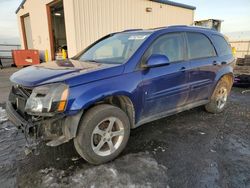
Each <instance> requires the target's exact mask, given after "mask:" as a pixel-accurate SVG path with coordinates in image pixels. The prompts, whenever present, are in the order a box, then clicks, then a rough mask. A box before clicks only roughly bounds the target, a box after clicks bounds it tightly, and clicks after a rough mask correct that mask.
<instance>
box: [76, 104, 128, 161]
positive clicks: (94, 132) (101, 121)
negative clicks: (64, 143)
mask: <svg viewBox="0 0 250 188" xmlns="http://www.w3.org/2000/svg"><path fill="white" fill-rule="evenodd" d="M129 135H130V122H129V119H128V116H127V115H126V114H125V112H123V111H122V110H121V109H120V108H118V107H115V106H112V105H108V104H102V105H98V106H95V107H93V108H91V109H90V110H88V111H87V112H86V114H85V115H84V116H83V118H82V120H81V122H80V124H79V128H78V133H77V136H76V138H75V139H74V145H75V148H76V151H77V152H78V153H79V154H80V156H81V157H82V158H84V159H85V160H86V161H87V162H89V163H91V164H95V165H98V164H102V163H106V162H108V161H111V160H113V159H115V158H116V157H117V156H118V155H119V154H120V153H121V152H122V151H123V149H124V148H125V146H126V144H127V142H128V139H129ZM111 143H112V144H113V147H112V144H111Z"/></svg>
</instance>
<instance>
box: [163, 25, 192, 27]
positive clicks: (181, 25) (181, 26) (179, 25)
mask: <svg viewBox="0 0 250 188" xmlns="http://www.w3.org/2000/svg"><path fill="white" fill-rule="evenodd" d="M167 27H188V26H187V25H169V26H167Z"/></svg>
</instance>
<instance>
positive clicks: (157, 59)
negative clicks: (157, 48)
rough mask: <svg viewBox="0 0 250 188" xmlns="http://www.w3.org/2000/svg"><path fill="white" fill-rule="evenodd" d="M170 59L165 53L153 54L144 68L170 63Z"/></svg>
mask: <svg viewBox="0 0 250 188" xmlns="http://www.w3.org/2000/svg"><path fill="white" fill-rule="evenodd" d="M169 64H170V62H169V59H168V57H167V56H165V55H160V54H153V55H151V56H150V57H149V58H148V60H147V62H146V64H145V65H144V66H143V67H144V68H152V67H159V66H163V65H169Z"/></svg>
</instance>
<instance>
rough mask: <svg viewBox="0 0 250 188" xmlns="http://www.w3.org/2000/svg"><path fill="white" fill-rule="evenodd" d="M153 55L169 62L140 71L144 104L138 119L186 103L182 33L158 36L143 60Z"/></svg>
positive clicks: (161, 114) (152, 115) (169, 110)
mask: <svg viewBox="0 0 250 188" xmlns="http://www.w3.org/2000/svg"><path fill="white" fill-rule="evenodd" d="M153 54H161V55H165V56H167V57H168V59H169V61H170V64H169V65H164V66H160V67H152V68H147V69H145V70H143V71H142V75H143V90H144V94H143V95H144V105H143V112H142V114H143V115H142V118H143V117H144V118H147V119H148V118H150V117H151V118H154V117H158V116H164V114H166V113H167V112H171V111H176V110H178V108H179V107H182V106H184V105H185V104H186V101H187V98H188V93H189V73H188V69H189V63H188V61H185V56H186V53H185V40H184V35H183V34H182V33H170V34H165V35H162V36H160V37H159V38H158V39H156V40H155V41H154V42H153V44H152V45H151V46H150V47H149V49H148V50H147V52H146V53H145V56H144V57H143V59H144V60H145V61H144V62H143V63H147V59H148V58H149V57H150V56H151V55H153Z"/></svg>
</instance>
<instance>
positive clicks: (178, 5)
mask: <svg viewBox="0 0 250 188" xmlns="http://www.w3.org/2000/svg"><path fill="white" fill-rule="evenodd" d="M150 1H153V2H156V3H163V4H166V5H171V6H176V7H181V8H186V9H190V10H196V7H195V6H191V5H187V4H182V3H177V2H173V1H169V0H150Z"/></svg>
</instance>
